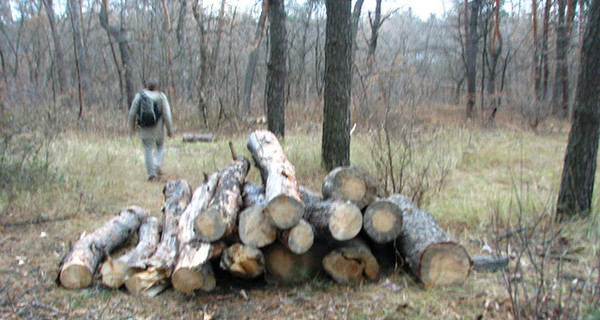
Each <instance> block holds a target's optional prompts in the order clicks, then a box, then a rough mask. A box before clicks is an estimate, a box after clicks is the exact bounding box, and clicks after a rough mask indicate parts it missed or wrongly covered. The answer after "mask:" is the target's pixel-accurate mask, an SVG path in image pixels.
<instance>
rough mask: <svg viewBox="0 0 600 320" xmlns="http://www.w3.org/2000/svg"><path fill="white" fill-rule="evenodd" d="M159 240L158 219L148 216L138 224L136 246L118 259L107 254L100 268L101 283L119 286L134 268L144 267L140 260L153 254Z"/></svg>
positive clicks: (116, 287) (112, 286)
mask: <svg viewBox="0 0 600 320" xmlns="http://www.w3.org/2000/svg"><path fill="white" fill-rule="evenodd" d="M159 240H160V228H159V226H158V219H156V218H155V217H148V218H147V219H145V221H144V222H143V223H142V225H141V226H140V231H139V240H138V243H137V245H136V247H135V248H134V249H132V250H131V251H128V252H127V253H125V254H124V255H122V256H120V257H119V258H118V259H112V258H111V257H110V256H109V257H108V258H107V261H106V262H104V263H103V264H102V267H101V268H100V274H101V275H102V284H103V285H105V286H107V287H109V288H114V289H118V288H120V287H121V286H122V285H123V284H124V283H125V281H126V280H127V279H129V277H130V276H131V275H132V274H133V272H134V269H135V268H144V267H145V266H144V265H143V263H141V262H142V261H144V260H146V259H148V258H150V256H152V254H154V251H155V250H156V247H157V246H158V242H159Z"/></svg>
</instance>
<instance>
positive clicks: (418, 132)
mask: <svg viewBox="0 0 600 320" xmlns="http://www.w3.org/2000/svg"><path fill="white" fill-rule="evenodd" d="M432 127H433V126H426V125H421V126H416V127H414V132H413V134H412V135H411V137H412V138H411V139H412V140H410V141H411V143H410V144H409V145H408V146H409V147H410V150H411V154H412V155H411V158H410V164H409V165H408V166H407V167H406V168H407V173H406V176H405V180H407V181H408V180H410V179H412V180H411V181H421V184H420V185H417V184H414V183H413V184H408V183H407V185H406V186H405V190H406V191H407V192H410V191H412V190H413V189H414V188H416V187H420V188H421V189H423V197H422V202H421V206H422V207H423V208H424V209H426V210H428V211H429V212H431V213H432V214H433V215H434V216H435V217H436V218H437V219H438V221H439V222H440V224H441V225H442V226H443V227H444V228H445V229H446V230H447V231H448V232H449V233H450V234H451V235H453V236H455V237H456V238H457V239H459V240H460V241H461V242H462V243H463V244H464V245H465V246H466V247H467V249H468V250H469V252H470V253H471V254H472V255H485V254H488V253H487V252H485V250H484V249H483V248H484V247H485V248H487V247H490V250H491V251H492V252H493V253H494V254H503V255H509V256H510V257H511V264H510V265H511V268H510V271H508V272H505V273H503V272H498V273H478V272H472V273H471V275H470V276H469V278H468V280H467V282H466V283H464V284H463V285H460V286H452V287H448V288H434V289H425V288H423V287H421V286H419V285H418V284H416V283H415V282H414V280H413V279H412V278H411V277H410V276H408V275H406V274H405V273H404V272H402V271H400V270H397V271H396V272H393V273H392V274H388V275H385V276H383V277H381V279H380V280H379V281H377V282H374V283H367V284H362V285H359V286H350V287H348V286H340V285H337V284H335V283H334V282H333V281H332V280H330V279H328V278H326V277H318V278H315V279H313V280H311V281H309V282H308V283H306V284H303V285H299V286H294V287H276V286H272V285H267V284H264V283H262V282H258V283H256V282H255V283H247V282H243V281H239V282H237V281H231V280H223V281H221V282H219V283H218V288H217V290H216V291H214V292H212V293H208V294H198V295H197V296H195V297H185V296H182V295H180V294H178V293H176V292H174V291H173V290H168V291H166V292H164V293H163V294H161V295H160V296H158V297H155V298H143V297H132V296H129V295H128V294H127V293H126V292H124V291H121V290H108V289H105V288H103V287H102V286H100V285H98V284H97V283H98V282H97V281H96V282H95V284H94V285H93V286H92V287H91V288H89V289H85V290H78V291H67V290H64V289H62V288H59V287H57V286H56V284H55V282H54V281H55V277H56V273H57V265H58V262H59V260H60V258H61V257H62V256H63V255H64V254H65V253H66V252H67V251H68V246H69V242H72V241H74V240H75V239H77V237H78V236H79V235H80V233H82V232H84V231H87V232H89V231H92V230H93V229H95V228H97V227H99V226H100V225H102V224H103V223H104V222H106V221H107V220H108V219H109V218H110V217H111V216H112V215H114V214H116V213H118V212H119V211H120V210H121V209H122V208H124V207H126V206H128V205H132V204H135V205H139V206H142V207H144V208H146V209H148V210H149V211H150V213H151V214H152V215H154V216H157V217H159V216H160V209H161V206H162V187H163V185H164V183H165V182H166V181H168V180H169V179H175V178H185V179H187V180H188V181H189V182H190V183H191V184H192V186H193V187H195V186H198V185H199V184H200V183H201V181H202V180H203V174H204V173H205V172H206V173H212V172H213V171H215V170H216V169H218V168H222V167H224V166H226V165H227V164H228V163H229V161H230V154H229V147H228V145H227V142H228V141H229V140H231V141H232V142H233V144H234V147H235V149H236V151H237V152H238V153H240V154H244V155H246V156H248V157H249V156H250V155H249V152H248V151H247V149H246V147H245V144H246V139H247V138H248V135H249V134H250V130H251V129H249V130H248V131H247V132H244V133H241V134H239V135H234V136H225V135H221V136H218V139H217V141H215V142H213V143H200V144H184V143H182V142H181V139H179V138H177V137H176V138H175V139H172V140H169V141H168V143H167V146H168V147H167V154H166V157H165V163H164V170H165V171H166V176H165V177H163V179H162V180H161V181H160V182H148V181H146V179H145V173H144V160H143V153H142V148H141V143H140V141H139V140H138V139H137V138H136V137H133V138H127V137H125V136H123V135H120V134H81V133H64V134H61V135H59V136H57V137H56V138H55V139H53V140H52V141H51V142H50V143H49V144H48V146H47V150H48V159H49V163H50V165H49V167H48V170H47V172H46V174H45V176H44V177H43V179H40V180H32V181H29V180H27V181H29V182H28V183H30V184H31V187H30V188H14V187H13V188H9V187H5V189H4V190H3V191H10V192H6V193H5V194H4V195H2V196H1V197H0V200H1V201H2V202H0V214H1V215H0V224H1V227H0V230H1V232H0V256H1V257H2V259H0V318H92V319H113V318H123V319H125V318H135V319H145V318H148V319H164V318H169V319H177V318H190V319H239V318H242V319H243V318H247V319H261V318H267V317H268V318H274V319H291V318H295V319H299V318H302V319H402V318H419V319H442V318H443V319H463V318H465V319H474V318H478V317H479V316H482V317H483V318H485V319H498V318H502V319H505V318H507V317H508V318H511V317H513V314H514V311H515V308H519V312H521V315H522V316H523V317H524V318H530V317H533V316H534V314H541V315H542V317H543V318H550V317H552V316H553V315H555V316H559V315H563V316H564V315H567V316H566V317H567V318H569V317H571V316H573V317H575V316H580V317H582V316H585V315H587V314H589V313H591V312H593V311H595V310H596V311H597V310H598V309H599V306H598V300H597V298H596V297H595V296H596V295H598V290H599V289H600V287H599V286H598V284H599V282H598V281H599V280H598V268H599V263H598V261H599V260H598V258H599V252H600V250H599V242H598V234H599V230H598V228H599V224H598V213H597V209H596V210H595V211H594V213H593V216H592V219H591V220H586V221H575V222H569V223H564V224H561V225H557V224H554V223H553V222H552V221H553V219H551V216H552V213H553V207H554V203H555V200H556V193H557V189H558V183H559V180H560V174H561V169H562V161H563V156H564V150H565V146H566V130H564V129H562V130H550V131H548V132H545V133H541V134H540V133H537V134H536V133H534V132H531V131H527V130H521V129H517V128H514V127H512V126H509V125H500V126H499V127H496V128H493V129H489V128H488V129H482V128H480V127H479V126H477V125H448V124H444V125H438V124H436V125H435V128H434V129H433V128H432ZM352 141H353V142H352V149H351V157H352V163H353V164H355V165H361V166H364V167H366V168H367V169H369V171H371V172H372V173H373V174H374V175H376V176H377V178H378V179H379V181H380V183H381V184H382V185H383V184H384V182H385V181H386V176H385V174H383V173H382V171H381V170H380V167H381V161H380V159H378V158H377V154H378V153H377V150H376V149H377V148H376V147H377V145H378V144H379V142H378V141H380V140H377V138H376V137H375V134H374V133H373V132H368V131H367V130H360V129H359V130H357V131H356V132H355V133H354V134H353V140H352ZM403 141H404V142H403ZM282 144H283V147H284V150H285V151H286V154H287V156H288V158H289V160H290V161H291V162H292V163H293V164H294V165H295V166H296V170H297V179H298V181H299V182H300V183H301V184H303V185H305V186H307V187H309V188H311V189H313V190H320V185H321V182H322V180H323V177H324V176H325V174H326V172H325V171H324V170H323V169H321V167H320V135H319V134H318V131H317V130H313V132H311V133H306V132H303V131H302V130H294V132H290V133H288V136H287V137H286V139H285V141H283V142H282ZM391 146H392V151H393V152H392V154H393V159H394V162H397V161H400V160H401V159H403V158H402V156H401V154H402V153H401V152H400V151H401V150H404V149H406V148H407V144H406V139H405V136H404V140H403V136H402V135H401V134H396V135H394V134H393V135H392V144H391ZM425 168H426V170H425ZM420 173H422V175H420ZM419 177H421V178H422V179H418V178H419ZM387 178H389V177H387ZM249 180H251V181H253V182H256V183H258V182H260V180H259V174H258V170H256V169H255V168H253V169H252V170H251V174H250V177H249ZM423 181H425V182H423ZM596 181H599V180H598V178H597V179H596ZM388 189H389V188H388ZM597 189H598V188H596V190H597ZM385 191H386V190H382V193H385ZM387 191H389V190H387ZM3 193H4V192H3ZM597 199H598V198H597V197H595V200H594V204H595V206H594V208H598V205H597V204H598V200H597ZM520 226H524V227H528V228H529V229H528V230H531V232H530V233H529V234H528V235H527V237H522V236H520V237H514V238H509V239H508V240H504V241H498V236H499V235H500V234H501V233H503V232H505V231H508V230H512V229H515V228H517V227H520ZM558 230H560V233H556V231H558ZM553 235H556V236H553ZM561 241H562V242H561ZM524 242H527V243H526V244H527V245H524ZM558 245H562V246H561V247H560V249H561V250H560V257H563V259H554V258H552V256H551V255H550V254H549V253H550V252H555V251H556V250H555V249H556V246H558ZM567 258H568V259H567ZM517 266H518V267H519V268H516V267H517ZM540 267H541V269H540ZM540 270H541V271H542V273H541V274H540ZM507 280H508V281H507ZM584 281H585V283H584V284H583V285H581V283H582V282H584ZM509 284H510V285H509ZM511 288H512V289H511ZM536 299H537V300H539V301H538V302H536V301H537V300H536ZM525 301H528V302H527V303H525ZM527 304H529V305H530V306H531V305H536V306H539V308H531V307H529V308H528V307H527ZM530 309H536V310H535V311H536V312H537V311H539V313H536V312H534V311H531V310H530ZM538 309H539V310H538ZM575 312H577V313H575ZM544 315H545V316H544Z"/></svg>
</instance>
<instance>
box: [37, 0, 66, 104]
mask: <svg viewBox="0 0 600 320" xmlns="http://www.w3.org/2000/svg"><path fill="white" fill-rule="evenodd" d="M43 3H44V8H45V9H46V15H47V16H48V23H49V24H50V31H51V33H52V41H53V42H54V61H55V66H56V74H57V76H58V88H59V92H60V93H62V92H64V91H65V90H66V89H67V77H66V75H65V66H64V58H63V52H62V44H61V42H60V38H59V36H58V30H57V28H56V15H55V13H54V7H53V1H52V0H43Z"/></svg>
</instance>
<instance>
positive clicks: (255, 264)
mask: <svg viewBox="0 0 600 320" xmlns="http://www.w3.org/2000/svg"><path fill="white" fill-rule="evenodd" d="M220 265H221V269H223V270H227V271H229V272H230V273H231V274H232V275H234V276H236V277H240V278H244V279H252V278H256V277H258V276H259V275H261V274H263V273H264V272H265V257H264V255H263V253H262V251H260V250H259V249H257V248H256V247H252V246H246V245H243V244H241V243H235V244H233V245H232V246H230V247H229V248H227V249H225V251H224V252H223V255H221V264H220Z"/></svg>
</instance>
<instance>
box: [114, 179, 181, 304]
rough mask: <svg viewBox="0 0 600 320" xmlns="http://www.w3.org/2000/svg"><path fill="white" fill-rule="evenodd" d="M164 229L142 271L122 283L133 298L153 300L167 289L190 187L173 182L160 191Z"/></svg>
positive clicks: (177, 181)
mask: <svg viewBox="0 0 600 320" xmlns="http://www.w3.org/2000/svg"><path fill="white" fill-rule="evenodd" d="M163 194H164V197H165V206H164V208H163V228H162V234H161V237H160V243H159V244H158V247H157V248H156V251H155V252H154V254H153V255H152V256H151V257H150V258H148V259H147V260H145V261H144V265H145V266H146V269H145V270H141V271H139V272H136V273H134V274H133V275H132V276H131V277H129V279H127V280H126V281H125V286H126V287H127V290H128V291H129V292H130V293H132V294H135V295H144V296H149V297H152V296H155V295H157V294H159V293H160V292H162V291H163V290H164V289H165V288H167V287H168V286H169V284H170V282H169V278H170V277H171V273H172V272H173V266H174V264H175V257H176V256H177V233H178V226H179V220H180V218H181V215H182V214H183V212H184V211H185V209H186V208H187V206H188V204H189V203H190V201H191V198H192V188H191V186H190V184H189V183H188V182H187V181H185V180H183V179H179V180H172V181H169V182H167V183H166V184H165V187H164V188H163Z"/></svg>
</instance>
